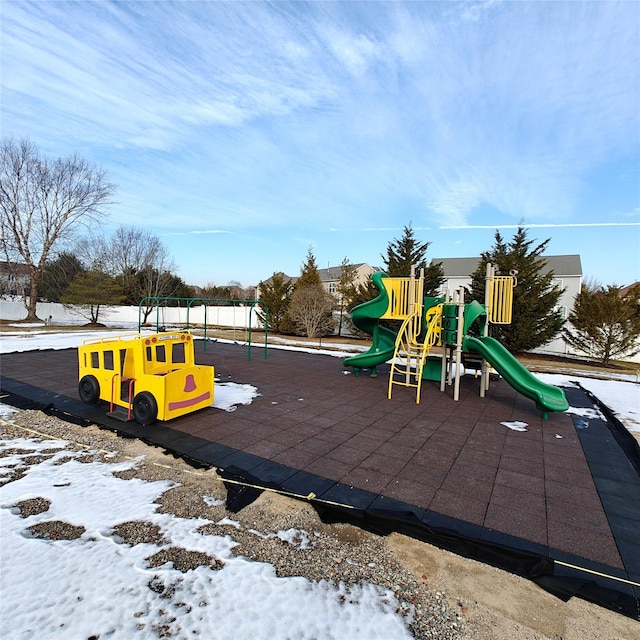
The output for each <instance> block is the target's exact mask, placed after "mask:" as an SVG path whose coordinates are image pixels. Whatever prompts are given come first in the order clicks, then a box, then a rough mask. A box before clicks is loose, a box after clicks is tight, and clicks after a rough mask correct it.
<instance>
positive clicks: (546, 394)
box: [462, 336, 569, 417]
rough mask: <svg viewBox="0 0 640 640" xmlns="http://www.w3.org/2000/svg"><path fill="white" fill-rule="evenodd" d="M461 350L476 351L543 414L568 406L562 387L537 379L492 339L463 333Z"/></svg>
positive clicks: (564, 408) (564, 409) (561, 409)
mask: <svg viewBox="0 0 640 640" xmlns="http://www.w3.org/2000/svg"><path fill="white" fill-rule="evenodd" d="M462 349H463V350H464V351H467V352H469V351H470V352H474V353H479V354H480V355H481V356H482V357H483V358H484V359H485V360H486V361H487V362H488V363H489V364H490V365H491V366H492V367H493V368H494V369H495V370H496V371H497V372H498V373H499V374H500V375H501V376H502V377H503V378H504V379H505V380H506V381H507V382H508V383H509V384H510V385H511V386H512V387H513V388H514V389H515V390H516V391H518V392H519V393H521V394H522V395H524V396H527V398H531V399H532V400H533V401H534V402H535V403H536V407H537V408H538V409H539V410H540V411H542V414H543V416H544V417H546V416H547V412H548V411H567V409H568V408H569V403H568V402H567V398H566V396H565V395H564V391H563V390H562V389H560V388H559V387H554V386H553V385H550V384H547V383H546V382H542V381H541V380H539V379H538V378H536V377H535V376H534V375H533V374H532V373H531V372H530V371H529V370H528V369H527V368H526V367H524V366H523V365H522V364H520V362H519V361H518V360H517V359H516V358H515V357H514V356H513V355H512V354H511V353H510V352H509V351H508V350H507V349H506V348H505V347H504V346H502V344H500V343H499V342H498V341H497V340H495V339H494V338H490V337H488V336H487V337H484V338H473V337H471V336H465V338H464V339H463V341H462Z"/></svg>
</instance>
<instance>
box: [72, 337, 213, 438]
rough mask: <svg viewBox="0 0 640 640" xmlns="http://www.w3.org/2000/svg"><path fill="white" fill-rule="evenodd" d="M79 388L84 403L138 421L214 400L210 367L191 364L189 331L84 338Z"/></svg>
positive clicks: (146, 421) (178, 412)
mask: <svg viewBox="0 0 640 640" xmlns="http://www.w3.org/2000/svg"><path fill="white" fill-rule="evenodd" d="M78 365H79V373H78V379H79V383H78V393H79V395H80V399H81V400H82V401H83V402H85V403H86V404H96V403H97V402H98V401H99V400H104V401H106V402H108V403H109V413H108V415H111V416H113V417H115V418H118V419H120V420H124V421H128V420H132V419H135V420H137V421H138V422H139V423H140V424H141V425H144V426H146V425H150V424H153V423H154V422H155V421H156V420H171V419H172V418H177V417H178V416H182V415H185V414H187V413H190V412H192V411H196V410H198V409H202V408H204V407H208V406H210V405H212V404H213V386H214V368H213V367H211V366H204V365H196V364H195V350H194V341H193V336H192V335H191V333H189V332H188V331H178V332H173V333H172V332H168V333H156V334H149V335H141V334H129V335H122V336H118V337H113V338H96V339H89V340H85V341H84V342H83V344H82V345H81V346H80V347H78Z"/></svg>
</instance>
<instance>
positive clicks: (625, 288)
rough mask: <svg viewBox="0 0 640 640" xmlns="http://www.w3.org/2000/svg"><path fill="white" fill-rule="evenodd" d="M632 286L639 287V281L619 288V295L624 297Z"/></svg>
mask: <svg viewBox="0 0 640 640" xmlns="http://www.w3.org/2000/svg"><path fill="white" fill-rule="evenodd" d="M634 287H638V288H640V282H634V283H633V284H630V285H628V286H626V287H623V288H622V289H620V297H621V298H625V297H626V296H628V295H629V293H630V292H631V289H633V288H634Z"/></svg>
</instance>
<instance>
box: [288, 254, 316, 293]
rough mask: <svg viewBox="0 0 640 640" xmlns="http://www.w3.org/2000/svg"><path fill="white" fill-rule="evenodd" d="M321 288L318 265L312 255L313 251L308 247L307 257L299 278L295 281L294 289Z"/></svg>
mask: <svg viewBox="0 0 640 640" xmlns="http://www.w3.org/2000/svg"><path fill="white" fill-rule="evenodd" d="M315 286H319V287H322V282H321V281H320V273H319V271H318V263H317V262H316V257H315V255H314V253H313V249H312V248H311V247H309V249H308V250H307V257H306V259H305V261H304V263H303V265H302V268H301V270H300V277H299V278H298V279H297V280H296V284H295V287H294V288H295V289H303V288H304V287H315Z"/></svg>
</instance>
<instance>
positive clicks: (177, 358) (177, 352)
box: [171, 342, 187, 364]
mask: <svg viewBox="0 0 640 640" xmlns="http://www.w3.org/2000/svg"><path fill="white" fill-rule="evenodd" d="M186 361H187V359H186V356H185V350H184V342H174V344H173V345H172V351H171V362H173V363H174V364H184V363H185V362H186Z"/></svg>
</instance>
